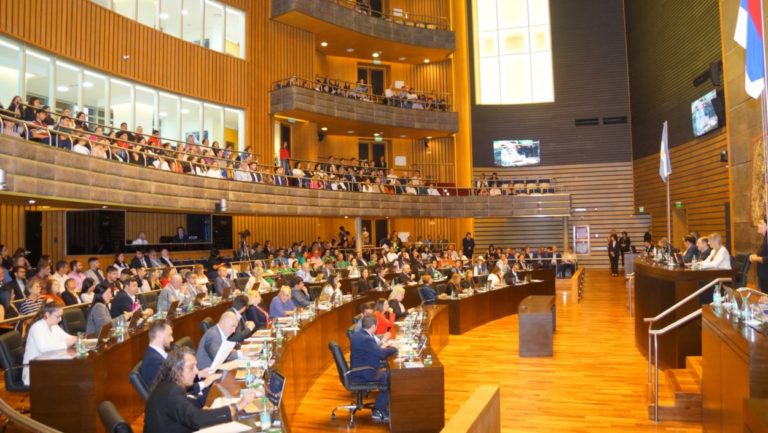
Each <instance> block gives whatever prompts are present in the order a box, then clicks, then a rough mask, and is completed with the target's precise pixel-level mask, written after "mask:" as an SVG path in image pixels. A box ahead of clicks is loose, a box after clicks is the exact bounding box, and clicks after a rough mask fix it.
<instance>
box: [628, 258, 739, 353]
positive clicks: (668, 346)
mask: <svg viewBox="0 0 768 433" xmlns="http://www.w3.org/2000/svg"><path fill="white" fill-rule="evenodd" d="M720 277H733V271H720V270H706V271H693V270H691V269H688V268H682V267H675V268H672V269H670V268H669V267H667V265H660V264H658V263H655V262H653V261H649V260H647V259H645V258H638V259H636V260H635V288H634V290H635V344H636V345H637V347H638V349H640V351H641V352H642V353H643V354H644V355H645V356H647V355H648V347H647V346H648V324H647V323H645V322H644V321H643V318H646V317H655V316H657V315H658V314H660V313H662V312H663V311H664V310H666V309H667V308H669V307H671V306H672V305H674V304H676V303H677V302H679V301H681V300H683V299H684V298H685V297H686V296H688V295H690V294H691V293H693V292H695V291H696V290H698V289H699V288H700V287H702V286H703V285H704V284H706V283H709V282H710V281H712V280H714V279H715V278H720ZM711 299H712V297H711V292H708V293H707V296H704V297H702V298H701V299H694V300H692V301H691V302H689V303H688V304H687V305H685V306H683V307H681V308H679V309H678V310H677V311H676V312H674V313H672V314H670V315H669V316H667V317H665V318H664V319H662V320H660V321H659V322H657V323H656V324H655V325H654V329H661V328H663V327H664V326H666V325H669V324H670V323H672V322H674V321H676V320H678V319H681V318H683V317H685V316H687V315H688V314H690V313H691V312H692V311H694V310H696V309H698V308H700V307H701V304H702V302H709V301H710V300H711ZM616 302H626V297H625V296H624V295H622V294H621V293H618V292H617V293H616ZM694 355H696V356H698V355H701V324H700V322H699V321H698V320H694V321H692V322H690V323H688V324H687V325H683V326H682V327H680V328H678V329H676V330H674V331H670V332H669V333H667V334H666V335H662V336H660V337H659V364H660V365H661V367H662V368H685V357H686V356H694Z"/></svg>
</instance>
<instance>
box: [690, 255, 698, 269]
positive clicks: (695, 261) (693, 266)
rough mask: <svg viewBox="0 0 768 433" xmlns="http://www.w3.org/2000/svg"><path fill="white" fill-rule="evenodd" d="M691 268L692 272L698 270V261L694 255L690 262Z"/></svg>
mask: <svg viewBox="0 0 768 433" xmlns="http://www.w3.org/2000/svg"><path fill="white" fill-rule="evenodd" d="M691 268H693V269H694V270H697V269H698V268H699V260H698V259H697V258H696V255H695V254H694V255H693V259H692V260H691Z"/></svg>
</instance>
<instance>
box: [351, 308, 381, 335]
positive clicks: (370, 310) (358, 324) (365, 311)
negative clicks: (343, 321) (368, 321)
mask: <svg viewBox="0 0 768 433" xmlns="http://www.w3.org/2000/svg"><path fill="white" fill-rule="evenodd" d="M375 306H376V304H375V303H374V302H372V301H369V302H363V303H362V304H360V306H359V307H358V308H359V309H360V314H358V315H357V316H355V317H353V318H352V324H353V325H355V332H357V331H359V330H361V329H363V323H362V320H363V317H365V315H366V314H370V315H373V310H374V307H375Z"/></svg>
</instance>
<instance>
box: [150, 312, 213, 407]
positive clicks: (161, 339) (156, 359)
mask: <svg viewBox="0 0 768 433" xmlns="http://www.w3.org/2000/svg"><path fill="white" fill-rule="evenodd" d="M172 343H173V328H172V327H171V322H170V321H167V320H164V319H161V320H155V321H154V322H152V326H151V327H150V328H149V346H147V350H146V351H144V358H143V359H142V360H141V368H139V374H140V375H141V378H142V379H143V380H144V383H145V384H147V386H150V387H151V386H152V384H153V383H154V382H155V378H156V377H157V372H158V371H160V367H161V366H162V364H163V361H165V360H166V358H168V351H170V350H171V346H172ZM197 375H198V377H196V378H195V383H194V385H192V387H191V388H189V389H187V394H188V395H189V396H190V397H193V398H195V400H197V403H198V405H199V406H200V407H201V408H202V407H203V406H204V405H205V400H206V399H207V398H208V387H209V386H210V385H211V384H212V383H213V382H215V381H216V380H218V379H219V378H220V377H221V374H210V372H209V370H208V369H207V368H205V369H203V370H200V371H199V372H198V373H197ZM200 378H204V379H205V380H203V381H200Z"/></svg>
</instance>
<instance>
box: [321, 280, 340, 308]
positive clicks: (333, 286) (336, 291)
mask: <svg viewBox="0 0 768 433" xmlns="http://www.w3.org/2000/svg"><path fill="white" fill-rule="evenodd" d="M342 296H344V294H343V293H342V292H341V283H340V282H339V281H338V280H336V278H335V277H331V278H328V281H326V283H325V285H324V286H323V290H322V292H320V296H319V297H318V302H328V303H333V302H334V301H336V302H341V297H342Z"/></svg>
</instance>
